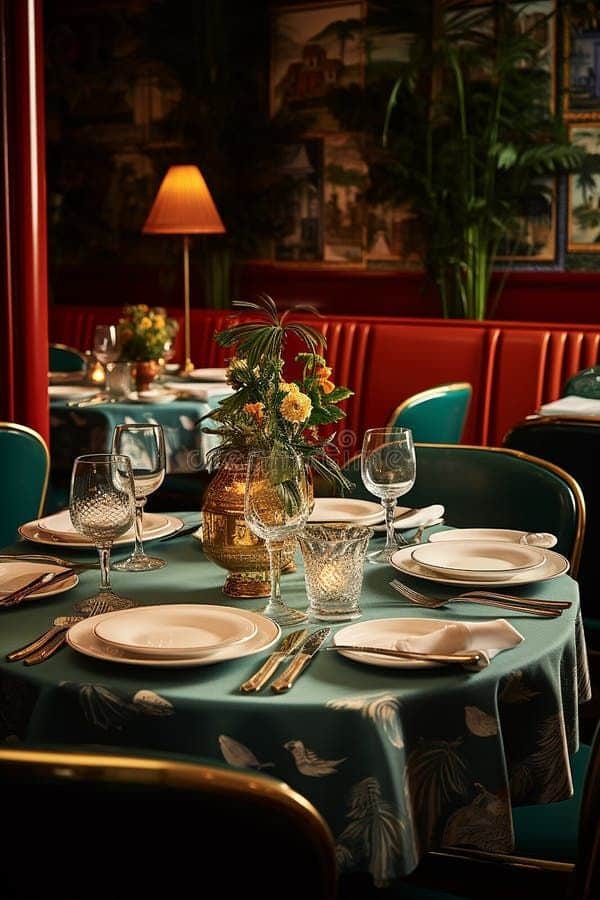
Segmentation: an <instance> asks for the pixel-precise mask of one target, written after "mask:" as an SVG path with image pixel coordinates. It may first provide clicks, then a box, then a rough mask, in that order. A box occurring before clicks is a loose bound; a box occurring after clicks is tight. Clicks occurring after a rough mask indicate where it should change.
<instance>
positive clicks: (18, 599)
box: [0, 569, 74, 609]
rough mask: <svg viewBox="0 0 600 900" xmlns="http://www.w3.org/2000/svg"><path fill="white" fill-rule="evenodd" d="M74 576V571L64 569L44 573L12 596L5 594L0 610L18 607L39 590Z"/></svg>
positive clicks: (12, 593) (0, 601) (1, 600)
mask: <svg viewBox="0 0 600 900" xmlns="http://www.w3.org/2000/svg"><path fill="white" fill-rule="evenodd" d="M73 574H74V572H73V569H63V570H62V572H43V573H42V574H41V575H37V576H36V577H35V578H32V579H31V581H28V582H27V584H25V585H23V586H22V587H20V588H18V589H17V590H15V591H11V592H10V594H5V595H4V596H3V597H1V598H0V609H10V608H11V607H13V606H18V605H19V604H20V603H22V601H23V600H26V599H27V597H29V595H30V594H35V592H36V591H37V590H38V589H39V588H41V587H49V586H50V585H53V584H58V583H59V582H61V581H65V579H67V578H70V577H71V576H72V575H73Z"/></svg>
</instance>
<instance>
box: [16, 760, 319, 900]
mask: <svg viewBox="0 0 600 900" xmlns="http://www.w3.org/2000/svg"><path fill="white" fill-rule="evenodd" d="M159 757H160V754H157V755H156V756H148V757H145V756H144V755H143V754H137V755H132V754H124V753H123V751H119V750H117V749H116V748H114V753H113V748H111V749H110V751H108V752H107V751H106V750H104V749H102V750H101V751H99V752H97V753H96V752H94V753H92V752H89V751H84V752H77V751H76V750H74V749H71V748H69V749H67V750H63V749H60V748H58V749H52V750H37V749H20V748H19V749H17V748H10V749H8V748H5V749H0V794H1V796H2V800H3V807H4V809H5V811H7V810H10V821H11V825H10V828H9V829H6V832H7V834H6V836H5V838H3V841H2V848H1V850H0V854H1V857H2V867H1V868H2V886H1V888H0V892H1V893H2V896H3V897H12V896H13V895H12V894H11V893H10V891H7V893H4V891H6V889H7V886H10V887H13V888H14V887H16V888H17V890H16V891H15V894H14V896H15V898H16V897H17V896H19V897H27V898H38V897H39V898H40V900H43V898H59V897H60V898H64V897H75V896H77V897H79V896H81V897H84V896H85V897H86V898H106V897H111V896H114V897H144V898H161V900H166V898H170V897H172V898H179V897H184V896H188V895H189V896H193V895H195V894H197V893H200V894H206V895H207V896H214V895H216V894H217V893H218V894H219V896H223V897H244V896H255V897H268V898H277V900H281V898H284V897H285V898H287V897H293V898H298V900H299V898H302V900H306V898H307V897H310V898H315V900H333V898H334V897H335V893H336V865H335V844H334V841H333V837H332V835H331V832H330V830H329V828H328V826H327V825H326V824H325V822H324V820H323V819H322V817H321V815H320V814H319V813H318V812H317V810H316V809H315V807H314V806H313V805H312V804H311V803H310V802H309V801H308V800H306V799H305V798H304V797H302V796H301V795H300V794H298V793H297V792H296V791H293V790H292V789H291V788H290V787H288V785H286V784H285V783H284V782H282V781H279V780H277V779H275V778H272V777H270V776H268V775H265V774H263V773H257V772H254V771H249V770H237V771H233V770H231V769H229V768H228V767H226V766H224V765H220V764H218V763H213V762H209V761H207V760H202V761H194V762H189V761H185V762H183V761H180V760H178V759H174V758H173V757H165V758H159ZM24 854H25V856H26V859H27V868H26V869H25V870H24V868H23V864H22V859H23V855H24ZM78 865H79V867H80V873H81V877H84V878H85V882H84V881H80V882H78V881H77V880H74V879H76V878H77V877H78V873H77V868H78ZM24 882H25V883H24ZM78 883H79V887H80V890H77V884H78ZM203 884H204V885H205V887H204V888H203ZM215 884H216V885H218V890H217V889H216V888H215V887H214V886H215ZM208 885H211V887H210V888H209V887H208ZM69 886H70V887H69ZM70 890H71V891H72V892H70Z"/></svg>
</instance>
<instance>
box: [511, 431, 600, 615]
mask: <svg viewBox="0 0 600 900" xmlns="http://www.w3.org/2000/svg"><path fill="white" fill-rule="evenodd" d="M504 445H505V446H506V447H512V448H513V449H515V450H523V451H524V452H525V453H532V454H534V455H535V456H539V457H541V458H542V459H547V460H549V461H550V462H552V463H555V464H556V465H558V466H560V467H561V468H563V469H566V471H567V472H568V473H569V474H570V475H572V476H573V478H575V479H576V480H577V482H578V483H579V485H580V486H581V489H582V491H583V495H584V497H585V508H586V528H585V539H584V542H583V551H582V555H581V564H580V566H579V575H578V578H579V587H580V590H581V605H582V610H583V614H584V615H586V613H589V614H590V615H592V616H595V617H596V618H600V606H599V605H598V601H597V598H596V593H597V587H596V582H597V560H596V553H597V548H598V542H599V541H600V480H599V479H598V460H599V459H600V421H593V420H590V421H587V420H585V421H584V420H582V419H563V418H558V417H557V418H553V417H552V416H538V417H535V418H531V419H524V420H523V421H521V422H519V423H518V424H517V425H515V426H514V428H512V429H511V430H510V431H509V432H508V434H507V435H506V436H505V438H504Z"/></svg>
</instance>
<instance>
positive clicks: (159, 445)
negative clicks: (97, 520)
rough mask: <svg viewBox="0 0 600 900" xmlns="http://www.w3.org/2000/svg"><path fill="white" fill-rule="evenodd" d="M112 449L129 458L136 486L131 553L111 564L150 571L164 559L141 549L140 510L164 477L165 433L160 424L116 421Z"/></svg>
mask: <svg viewBox="0 0 600 900" xmlns="http://www.w3.org/2000/svg"><path fill="white" fill-rule="evenodd" d="M112 449H113V453H123V454H125V456H128V457H129V458H130V460H131V468H132V470H133V482H134V486H135V547H134V549H133V553H132V554H131V555H130V556H128V557H127V559H123V560H121V561H120V562H117V563H115V564H114V565H113V569H119V571H123V572H149V571H151V570H152V569H162V567H163V566H166V562H165V560H164V559H161V558H160V557H158V556H147V555H146V554H145V553H144V544H143V540H142V535H143V514H144V506H145V505H146V500H147V499H148V495H149V494H152V493H154V491H156V490H158V488H159V487H160V486H161V484H162V483H163V481H164V478H165V469H166V457H165V436H164V432H163V429H162V425H147V424H141V425H137V424H133V425H117V426H116V427H115V430H114V432H113V442H112Z"/></svg>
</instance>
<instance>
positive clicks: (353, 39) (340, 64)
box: [269, 0, 365, 133]
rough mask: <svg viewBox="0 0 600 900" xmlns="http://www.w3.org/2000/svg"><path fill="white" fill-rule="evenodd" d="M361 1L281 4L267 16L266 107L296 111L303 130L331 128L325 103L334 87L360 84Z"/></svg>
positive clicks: (273, 110)
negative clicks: (302, 117)
mask: <svg viewBox="0 0 600 900" xmlns="http://www.w3.org/2000/svg"><path fill="white" fill-rule="evenodd" d="M364 13H365V4H364V3H363V2H348V0H342V2H340V0H337V2H336V0H332V2H329V3H311V4H306V5H302V6H287V7H285V6H281V7H276V8H275V9H274V10H273V14H272V17H271V66H270V84H269V88H270V110H271V115H272V116H274V115H276V114H277V113H278V112H280V111H282V110H288V111H290V112H292V111H295V112H301V113H304V114H305V115H306V117H307V128H308V131H310V132H314V133H321V132H328V131H336V130H337V129H338V124H337V122H336V120H335V119H334V117H333V116H332V115H331V113H329V112H328V110H327V108H326V103H325V98H326V96H327V93H328V92H329V91H330V90H332V89H333V88H336V87H348V86H349V85H351V84H353V83H357V84H360V85H362V84H363V77H364V73H363V69H364V66H363V51H362V47H363V37H364V35H363V29H364Z"/></svg>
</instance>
